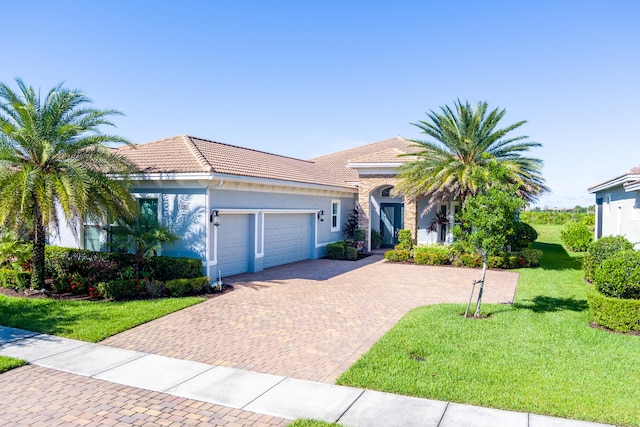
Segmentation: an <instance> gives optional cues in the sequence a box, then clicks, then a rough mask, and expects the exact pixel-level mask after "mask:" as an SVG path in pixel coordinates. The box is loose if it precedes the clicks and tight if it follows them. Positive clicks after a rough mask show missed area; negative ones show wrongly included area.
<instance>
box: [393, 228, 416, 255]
mask: <svg viewBox="0 0 640 427" xmlns="http://www.w3.org/2000/svg"><path fill="white" fill-rule="evenodd" d="M395 249H401V250H405V251H410V250H411V249H413V239H412V238H411V230H400V231H398V244H397V245H396V247H395Z"/></svg>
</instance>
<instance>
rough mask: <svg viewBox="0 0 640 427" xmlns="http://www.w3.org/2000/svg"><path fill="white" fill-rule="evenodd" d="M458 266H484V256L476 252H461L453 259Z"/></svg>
mask: <svg viewBox="0 0 640 427" xmlns="http://www.w3.org/2000/svg"><path fill="white" fill-rule="evenodd" d="M452 264H453V265H455V266H456V267H482V256H480V255H476V254H460V255H458V256H456V257H455V258H454V259H453V262H452Z"/></svg>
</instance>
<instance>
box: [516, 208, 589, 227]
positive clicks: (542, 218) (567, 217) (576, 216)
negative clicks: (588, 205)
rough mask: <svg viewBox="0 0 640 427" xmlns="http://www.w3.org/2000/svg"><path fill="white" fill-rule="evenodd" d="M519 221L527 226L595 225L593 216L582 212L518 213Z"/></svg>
mask: <svg viewBox="0 0 640 427" xmlns="http://www.w3.org/2000/svg"><path fill="white" fill-rule="evenodd" d="M520 221H523V222H526V223H528V224H556V225H564V224H566V223H568V222H571V221H576V222H582V223H584V224H586V225H593V224H594V223H595V215H594V214H593V213H583V212H558V211H527V212H520Z"/></svg>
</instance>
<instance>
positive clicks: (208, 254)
mask: <svg viewBox="0 0 640 427" xmlns="http://www.w3.org/2000/svg"><path fill="white" fill-rule="evenodd" d="M223 184H224V180H222V179H219V180H218V183H217V184H211V185H208V186H207V200H206V203H205V206H206V213H205V215H204V220H205V224H206V227H205V241H206V246H205V247H206V249H205V258H206V260H207V266H206V270H207V276H209V277H212V278H213V277H214V276H212V275H211V266H210V265H209V263H210V262H211V256H212V254H211V246H212V244H213V235H212V231H211V227H212V226H211V224H210V223H209V222H207V218H209V212H211V196H212V194H213V190H215V189H216V188H220V187H222V185H223Z"/></svg>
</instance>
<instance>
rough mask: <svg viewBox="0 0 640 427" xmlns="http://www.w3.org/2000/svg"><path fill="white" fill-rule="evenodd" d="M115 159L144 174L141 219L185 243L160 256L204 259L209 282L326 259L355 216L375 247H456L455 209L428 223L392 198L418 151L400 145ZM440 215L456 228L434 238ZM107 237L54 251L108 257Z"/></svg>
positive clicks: (203, 149)
mask: <svg viewBox="0 0 640 427" xmlns="http://www.w3.org/2000/svg"><path fill="white" fill-rule="evenodd" d="M118 150H119V151H120V153H122V154H123V155H124V156H125V157H127V158H128V159H130V160H131V161H132V162H133V163H134V164H135V165H136V166H137V167H138V168H139V170H140V171H141V172H142V173H141V174H140V175H139V176H135V177H132V181H133V189H132V191H133V194H134V195H135V197H136V198H137V199H138V201H139V203H140V205H141V208H142V210H143V211H144V212H145V213H146V214H148V215H149V214H150V215H157V217H158V219H159V220H160V222H161V223H162V224H164V225H168V226H170V227H171V228H173V229H174V230H175V231H177V232H178V234H179V235H180V237H181V239H180V240H179V241H178V242H177V243H174V244H171V245H164V246H163V248H162V254H163V255H170V256H188V257H197V258H201V259H202V261H203V265H204V266H205V269H206V272H207V274H208V275H209V276H211V277H217V276H218V274H222V276H230V275H233V274H238V273H243V272H248V271H250V272H255V271H261V270H262V269H264V268H267V267H273V266H276V265H281V264H286V263H290V262H295V261H300V260H304V259H314V258H320V257H322V256H324V255H326V245H327V244H328V243H331V242H335V241H339V240H342V239H343V238H344V236H343V227H344V223H345V222H346V219H347V215H348V214H349V212H350V211H352V210H353V209H354V208H356V207H357V208H358V210H359V212H360V217H359V223H360V224H359V225H360V228H363V229H365V230H367V233H368V235H369V239H368V241H369V242H370V241H371V239H370V235H371V230H376V231H379V232H381V234H382V236H383V240H384V245H385V246H387V247H390V246H393V245H394V244H395V243H397V233H398V231H399V230H401V229H405V228H406V229H409V230H411V232H412V235H413V236H414V238H415V239H417V242H418V243H445V242H450V241H451V239H452V238H451V230H450V228H451V227H450V225H451V224H452V222H453V214H454V212H455V211H456V209H457V207H456V206H458V204H457V203H456V202H453V201H452V202H446V203H442V204H441V205H439V206H438V208H437V210H434V211H431V212H428V213H427V214H426V215H424V216H421V215H420V213H421V211H422V210H423V209H424V206H425V205H426V203H425V201H423V200H418V201H417V202H415V201H410V200H405V198H403V197H402V196H397V195H395V194H394V193H393V188H394V186H395V185H396V175H397V168H398V167H399V166H400V165H402V164H403V163H404V162H407V161H410V160H413V159H414V157H411V156H401V155H402V154H411V153H412V152H415V150H416V149H415V148H414V147H411V143H410V142H408V141H407V140H405V139H403V138H400V137H397V138H392V139H388V140H385V141H380V142H377V143H373V144H368V145H363V146H360V147H356V148H352V149H348V150H344V151H340V152H338V153H334V154H329V155H326V156H321V157H318V158H315V159H312V160H309V161H307V160H300V159H294V158H290V157H285V156H280V155H276V154H270V153H266V152H262V151H257V150H252V149H249V148H243V147H237V146H233V145H229V144H223V143H219V142H214V141H209V140H205V139H201V138H195V137H191V136H186V135H181V136H175V137H172V138H166V139H162V140H159V141H154V142H149V143H146V144H140V145H136V146H135V147H122V148H119V149H118ZM436 213H441V214H442V215H443V216H444V217H446V218H448V219H449V221H450V222H449V223H448V224H437V225H435V226H434V227H433V230H429V228H430V225H431V224H432V222H433V220H434V218H435V217H436ZM216 224H218V225H216ZM108 229H109V227H108V226H107V227H105V225H104V224H83V226H82V227H81V229H80V233H79V235H78V236H75V237H74V236H73V234H72V233H71V232H70V230H63V231H62V232H61V233H60V235H59V236H52V238H51V243H52V244H59V245H62V246H74V247H81V248H86V249H93V250H108V242H109V241H110V235H109V232H108ZM369 249H370V248H369Z"/></svg>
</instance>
